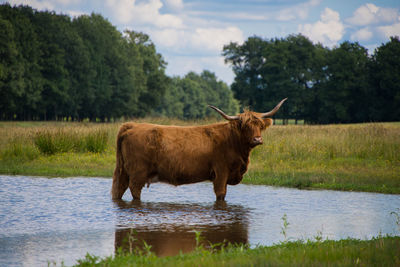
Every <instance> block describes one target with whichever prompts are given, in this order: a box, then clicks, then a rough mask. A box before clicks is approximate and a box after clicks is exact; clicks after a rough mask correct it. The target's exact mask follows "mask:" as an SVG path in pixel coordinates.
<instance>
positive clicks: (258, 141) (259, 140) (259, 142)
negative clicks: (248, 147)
mask: <svg viewBox="0 0 400 267" xmlns="http://www.w3.org/2000/svg"><path fill="white" fill-rule="evenodd" d="M262 143H263V139H262V137H261V136H256V137H254V138H253V140H252V142H251V144H252V145H253V146H258V145H262Z"/></svg>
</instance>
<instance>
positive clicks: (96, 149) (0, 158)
mask: <svg viewBox="0 0 400 267" xmlns="http://www.w3.org/2000/svg"><path fill="white" fill-rule="evenodd" d="M141 121H146V122H153V123H159V124H166V125H170V124H175V125H193V124H198V125H200V124H207V123H212V122H214V121H213V120H211V121H208V120H202V121H179V120H173V119H168V118H158V119H153V118H152V119H149V118H147V119H141ZM119 126H120V124H119V123H104V124H100V123H72V122H58V123H56V122H0V173H2V174H22V175H45V176H77V175H79V176H104V177H111V176H112V173H113V169H114V165H115V138H116V135H117V132H118V128H119ZM263 138H264V145H262V146H259V147H257V148H256V149H255V150H253V152H252V154H251V157H250V161H251V163H250V167H249V170H248V172H247V174H246V175H245V178H244V179H243V183H248V184H264V185H274V186H285V187H296V188H311V189H334V190H351V191H368V192H381V193H394V194H399V193H400V175H399V173H400V123H365V124H349V125H326V126H307V125H287V126H280V125H275V126H272V127H270V128H269V129H268V130H267V131H266V132H265V133H264V136H263Z"/></svg>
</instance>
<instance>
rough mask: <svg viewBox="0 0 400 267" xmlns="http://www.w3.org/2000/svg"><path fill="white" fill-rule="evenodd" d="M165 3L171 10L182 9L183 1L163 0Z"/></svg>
mask: <svg viewBox="0 0 400 267" xmlns="http://www.w3.org/2000/svg"><path fill="white" fill-rule="evenodd" d="M165 5H166V6H167V7H169V8H171V9H173V10H181V9H183V1H182V0H165Z"/></svg>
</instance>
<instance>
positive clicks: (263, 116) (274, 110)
mask: <svg viewBox="0 0 400 267" xmlns="http://www.w3.org/2000/svg"><path fill="white" fill-rule="evenodd" d="M286 99H287V98H285V99H283V100H282V101H281V102H279V104H278V105H276V107H274V109H273V110H271V111H269V112H265V113H261V118H266V117H271V116H273V115H274V114H275V113H276V112H277V111H278V110H279V108H280V107H281V106H282V104H283V102H285V101H286Z"/></svg>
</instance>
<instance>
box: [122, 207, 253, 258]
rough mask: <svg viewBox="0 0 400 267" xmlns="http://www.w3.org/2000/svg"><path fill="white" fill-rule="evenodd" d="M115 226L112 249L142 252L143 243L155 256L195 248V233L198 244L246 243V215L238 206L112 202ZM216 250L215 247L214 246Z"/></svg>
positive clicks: (174, 253)
mask: <svg viewBox="0 0 400 267" xmlns="http://www.w3.org/2000/svg"><path fill="white" fill-rule="evenodd" d="M115 203H116V205H117V207H118V225H117V230H116V231H115V250H116V251H117V250H118V249H120V248H122V250H123V251H135V250H144V242H143V241H145V242H146V244H147V245H149V246H151V251H152V252H154V253H155V254H156V255H157V256H172V255H177V254H179V253H180V252H183V253H186V252H190V251H192V250H194V249H195V247H196V237H195V236H196V234H195V231H199V232H201V244H202V245H203V246H204V247H209V246H210V244H218V243H220V244H228V243H231V244H247V243H248V221H247V217H248V216H247V215H248V214H247V212H246V210H245V209H244V208H243V207H242V206H238V205H229V204H226V203H215V204H214V205H208V206H207V205H198V204H175V203H141V202H137V201H132V202H125V201H122V200H119V201H115ZM217 247H218V246H217Z"/></svg>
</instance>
